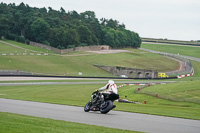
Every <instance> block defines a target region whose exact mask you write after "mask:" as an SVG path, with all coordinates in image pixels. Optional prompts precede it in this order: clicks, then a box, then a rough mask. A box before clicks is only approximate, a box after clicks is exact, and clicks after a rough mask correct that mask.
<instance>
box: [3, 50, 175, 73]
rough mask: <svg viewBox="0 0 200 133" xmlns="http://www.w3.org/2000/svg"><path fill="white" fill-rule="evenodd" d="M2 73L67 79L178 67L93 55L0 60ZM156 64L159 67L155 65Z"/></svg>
mask: <svg viewBox="0 0 200 133" xmlns="http://www.w3.org/2000/svg"><path fill="white" fill-rule="evenodd" d="M0 61H1V65H0V69H1V70H22V71H30V72H33V73H43V74H55V75H66V76H78V73H79V72H82V73H83V76H112V75H111V74H110V73H108V72H106V71H104V70H101V69H99V68H97V67H95V66H94V65H105V66H121V67H130V68H140V69H142V68H143V69H153V70H158V71H170V70H174V69H176V68H178V63H177V62H176V61H174V60H170V59H169V58H165V57H163V56H160V55H156V54H152V53H146V54H136V53H117V54H94V55H85V56H69V57H68V56H55V55H48V56H31V55H27V56H20V55H19V56H0ZM158 62H159V63H158Z"/></svg>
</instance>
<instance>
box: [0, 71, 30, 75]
mask: <svg viewBox="0 0 200 133" xmlns="http://www.w3.org/2000/svg"><path fill="white" fill-rule="evenodd" d="M0 75H33V73H32V72H28V71H19V70H0Z"/></svg>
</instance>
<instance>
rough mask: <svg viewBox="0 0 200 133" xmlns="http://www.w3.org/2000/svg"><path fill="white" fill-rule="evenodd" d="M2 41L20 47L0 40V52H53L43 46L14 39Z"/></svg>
mask: <svg viewBox="0 0 200 133" xmlns="http://www.w3.org/2000/svg"><path fill="white" fill-rule="evenodd" d="M3 41H4V42H7V43H11V44H13V45H15V46H18V47H20V48H17V47H14V46H11V45H8V44H5V43H1V42H0V47H2V48H1V50H0V53H23V52H26V53H32V52H33V51H35V52H39V53H55V52H53V51H50V50H47V49H44V48H40V47H34V46H31V45H27V44H23V43H19V42H15V41H11V40H3ZM21 48H23V49H21ZM24 49H26V50H24Z"/></svg>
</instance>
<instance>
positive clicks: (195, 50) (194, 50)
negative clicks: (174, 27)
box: [141, 43, 200, 58]
mask: <svg viewBox="0 0 200 133" xmlns="http://www.w3.org/2000/svg"><path fill="white" fill-rule="evenodd" d="M141 47H142V48H146V49H151V50H156V51H161V52H167V53H173V54H180V55H186V56H191V57H197V58H200V54H199V51H200V46H195V47H194V46H188V45H166V44H150V43H148V44H147V43H142V45H141Z"/></svg>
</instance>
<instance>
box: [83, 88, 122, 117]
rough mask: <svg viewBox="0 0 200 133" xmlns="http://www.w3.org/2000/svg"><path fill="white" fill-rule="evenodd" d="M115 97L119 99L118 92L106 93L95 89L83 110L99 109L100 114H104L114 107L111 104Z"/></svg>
mask: <svg viewBox="0 0 200 133" xmlns="http://www.w3.org/2000/svg"><path fill="white" fill-rule="evenodd" d="M117 99H119V95H118V94H115V93H111V94H106V93H99V91H95V92H93V93H92V96H91V101H89V102H88V103H87V104H86V105H85V107H84V111H85V112H89V111H100V112H101V113H102V114H106V113H108V112H109V111H110V110H112V109H114V108H115V107H116V106H115V105H113V102H114V101H115V100H117Z"/></svg>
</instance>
